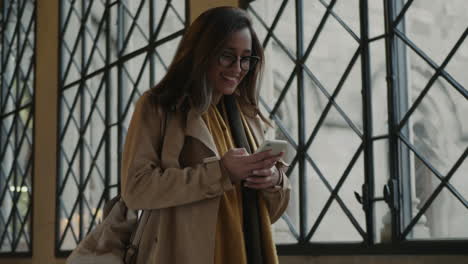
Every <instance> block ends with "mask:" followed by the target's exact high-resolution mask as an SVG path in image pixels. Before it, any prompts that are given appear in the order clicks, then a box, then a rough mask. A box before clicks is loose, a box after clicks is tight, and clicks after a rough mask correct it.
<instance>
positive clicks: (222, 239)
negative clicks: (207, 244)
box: [203, 105, 278, 264]
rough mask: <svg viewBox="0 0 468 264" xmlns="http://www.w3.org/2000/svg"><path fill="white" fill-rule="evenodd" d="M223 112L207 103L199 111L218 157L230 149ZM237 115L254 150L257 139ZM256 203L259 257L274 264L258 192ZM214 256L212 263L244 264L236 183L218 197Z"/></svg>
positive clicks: (231, 142) (244, 256) (239, 188)
mask: <svg viewBox="0 0 468 264" xmlns="http://www.w3.org/2000/svg"><path fill="white" fill-rule="evenodd" d="M239 109H240V108H239ZM225 113H226V110H225V108H224V105H223V111H222V113H220V111H218V108H217V107H216V106H214V105H211V106H210V108H209V109H208V111H207V112H206V113H205V114H203V120H204V121H205V123H206V125H207V127H208V129H209V130H210V132H211V135H212V136H213V139H214V142H215V144H216V147H217V149H218V152H219V154H220V156H222V155H224V153H226V152H227V151H228V150H229V149H231V148H234V143H233V138H232V135H231V129H230V127H229V123H227V122H225V121H224V120H228V119H227V117H226V114H225ZM240 114H241V119H242V123H243V125H244V128H245V130H246V131H245V132H246V135H247V137H248V140H249V143H250V146H251V149H252V150H255V149H257V142H255V138H254V137H253V134H252V132H251V130H250V127H249V125H248V123H247V122H246V120H245V117H244V115H243V114H242V112H241V113H240ZM258 202H259V215H260V226H261V234H262V249H263V250H262V251H263V253H264V256H263V258H264V261H265V263H268V264H270V263H271V264H277V263H278V257H277V254H276V248H275V244H274V243H273V239H272V233H271V222H270V217H269V215H268V211H267V208H266V204H265V201H264V200H263V197H262V195H261V194H260V193H259V197H258ZM214 255H215V259H214V263H215V264H231V263H232V264H247V257H246V252H245V244H244V235H243V230H242V195H241V187H240V185H239V184H236V185H235V189H233V190H231V191H228V192H225V193H224V194H223V196H222V197H221V200H220V204H219V211H218V222H217V226H216V242H215V254H214ZM249 264H251V263H249Z"/></svg>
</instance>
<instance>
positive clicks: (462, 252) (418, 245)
mask: <svg viewBox="0 0 468 264" xmlns="http://www.w3.org/2000/svg"><path fill="white" fill-rule="evenodd" d="M277 250H278V253H279V255H284V256H298V255H303V256H304V255H306V256H359V255H379V256H381V257H383V256H387V255H391V256H394V257H396V256H397V255H427V254H428V252H430V254H431V255H459V256H466V242H464V241H448V240H431V241H403V242H401V243H399V244H396V245H393V244H389V243H384V244H376V245H374V246H372V247H368V246H367V245H365V244H363V243H358V242H357V243H333V244H331V243H308V244H291V245H277Z"/></svg>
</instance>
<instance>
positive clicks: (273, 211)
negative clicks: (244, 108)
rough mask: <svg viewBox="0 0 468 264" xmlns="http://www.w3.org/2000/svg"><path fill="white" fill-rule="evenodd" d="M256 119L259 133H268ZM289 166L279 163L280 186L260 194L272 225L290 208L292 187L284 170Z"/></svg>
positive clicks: (259, 120)
mask: <svg viewBox="0 0 468 264" xmlns="http://www.w3.org/2000/svg"><path fill="white" fill-rule="evenodd" d="M256 119H257V120H256V122H257V126H258V127H259V130H260V131H258V132H257V133H263V134H262V136H263V135H264V134H265V133H266V130H265V126H264V125H263V121H262V120H261V119H260V118H259V117H258V116H257V118H256ZM261 140H263V137H262V138H261ZM287 166H289V165H288V164H286V163H285V162H284V161H280V162H278V165H277V167H278V170H279V172H280V173H281V177H282V179H283V180H282V183H281V184H280V186H275V187H273V188H268V189H263V190H261V192H260V193H261V195H262V196H263V198H264V200H265V203H266V206H267V209H268V214H269V215H270V220H271V223H274V222H276V221H277V220H278V219H279V218H280V217H281V215H283V213H284V211H286V208H287V207H288V203H289V199H290V193H291V185H290V183H289V180H288V177H287V176H286V173H284V168H285V167H287Z"/></svg>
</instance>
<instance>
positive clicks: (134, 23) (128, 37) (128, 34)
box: [119, 1, 153, 57]
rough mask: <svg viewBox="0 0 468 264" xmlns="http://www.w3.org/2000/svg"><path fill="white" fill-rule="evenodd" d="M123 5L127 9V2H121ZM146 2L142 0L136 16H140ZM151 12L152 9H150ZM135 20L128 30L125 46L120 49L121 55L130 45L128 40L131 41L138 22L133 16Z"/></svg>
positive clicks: (151, 21)
mask: <svg viewBox="0 0 468 264" xmlns="http://www.w3.org/2000/svg"><path fill="white" fill-rule="evenodd" d="M149 2H150V3H153V1H149ZM120 3H121V5H123V6H124V8H125V9H126V7H125V3H124V2H120ZM145 3H146V1H140V5H139V6H138V9H137V11H136V14H135V16H136V17H139V16H140V12H141V10H143V5H144V4H145ZM150 12H151V11H150ZM132 19H133V21H132V24H131V25H130V29H129V30H128V33H127V36H126V37H125V40H124V43H123V48H122V49H121V50H120V51H119V57H120V56H122V54H123V53H124V51H125V49H126V48H127V45H128V42H129V41H130V39H131V37H132V33H133V30H134V29H135V26H136V24H137V19H136V18H134V17H132ZM149 21H150V24H152V23H153V20H151V17H150V20H149Z"/></svg>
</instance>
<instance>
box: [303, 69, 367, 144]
mask: <svg viewBox="0 0 468 264" xmlns="http://www.w3.org/2000/svg"><path fill="white" fill-rule="evenodd" d="M304 71H305V73H306V74H307V75H308V76H309V77H310V79H311V80H312V81H313V82H314V83H315V85H317V87H318V88H319V89H320V91H321V92H322V93H323V95H325V97H327V99H328V100H329V102H331V103H332V104H333V106H334V107H335V110H336V111H337V112H338V113H340V115H341V117H342V118H343V119H344V120H345V122H346V123H347V124H348V126H349V127H350V128H351V129H352V130H353V131H354V132H355V133H356V135H358V136H359V137H360V138H362V137H363V134H362V133H361V131H360V130H359V128H357V127H356V125H354V123H353V121H351V119H350V118H349V117H348V115H347V114H345V112H344V111H343V110H342V109H341V107H340V106H339V105H338V104H336V102H335V101H334V100H331V98H332V96H331V95H330V94H329V93H328V91H327V90H326V89H325V87H323V85H322V83H320V81H319V80H318V78H317V77H316V76H315V75H314V74H313V73H312V71H310V69H309V68H308V67H307V66H306V65H304Z"/></svg>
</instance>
